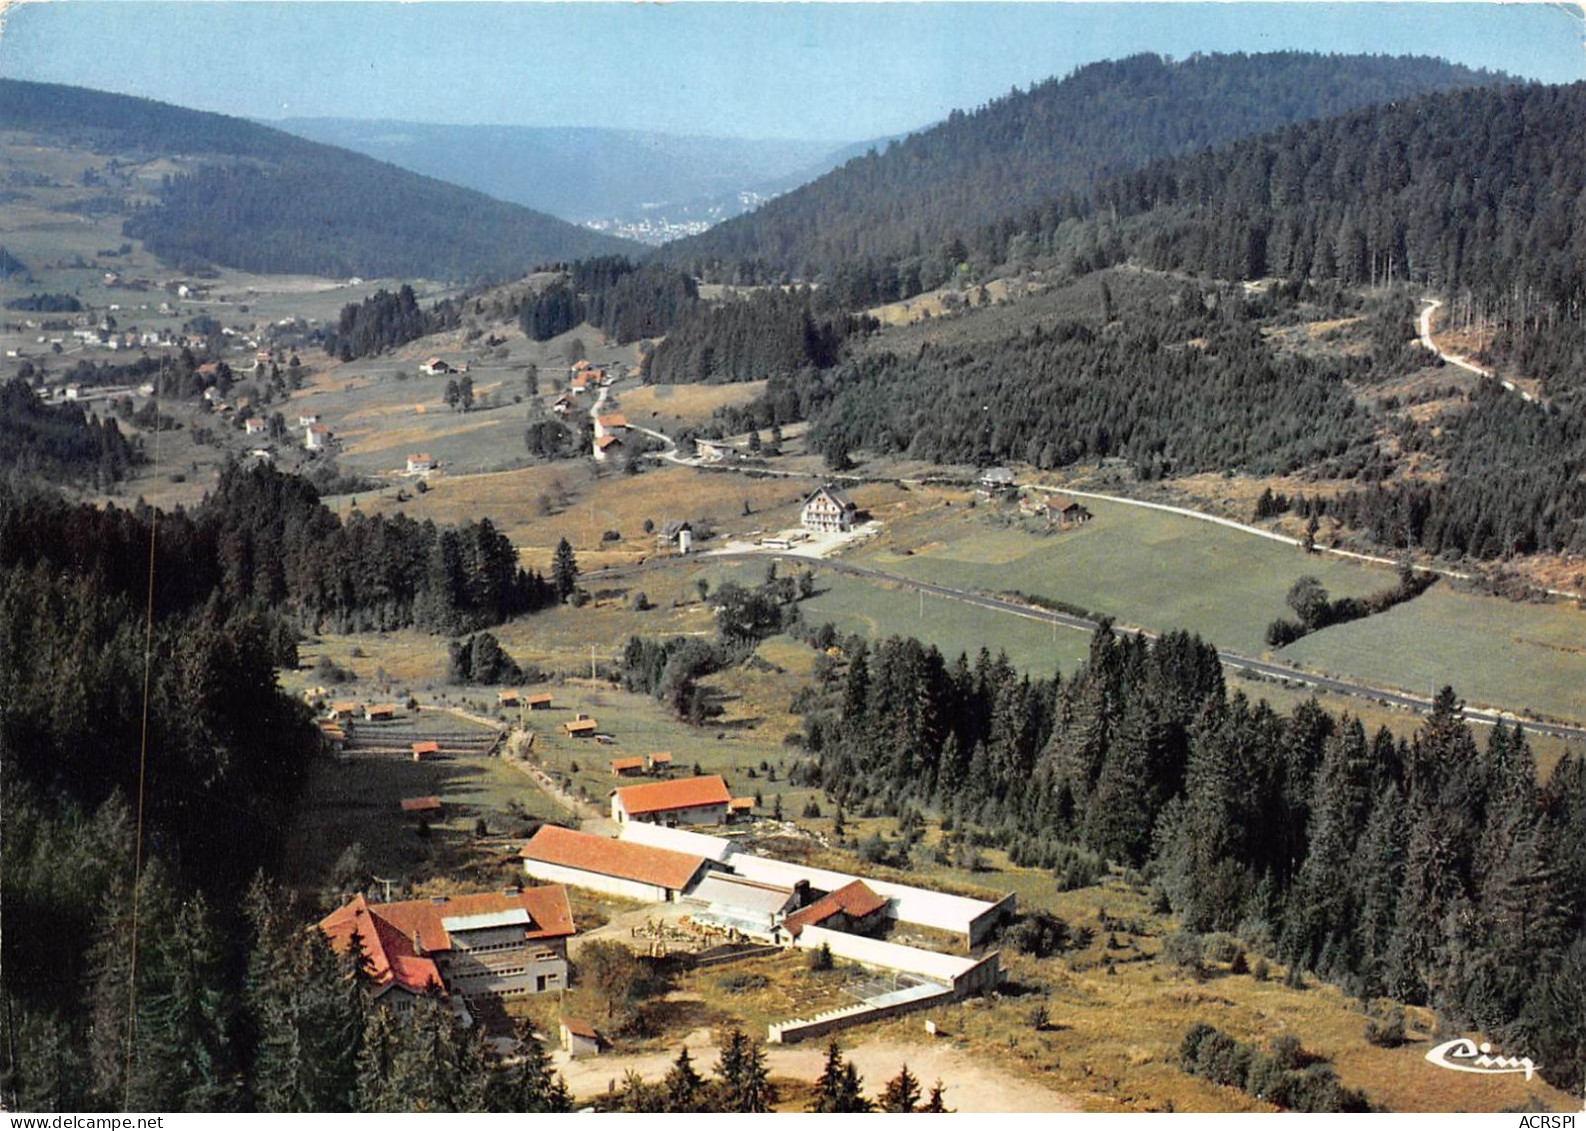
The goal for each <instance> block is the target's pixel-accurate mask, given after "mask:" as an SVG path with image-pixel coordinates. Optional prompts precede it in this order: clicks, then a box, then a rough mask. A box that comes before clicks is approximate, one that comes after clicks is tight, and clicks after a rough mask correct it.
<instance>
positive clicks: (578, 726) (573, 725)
mask: <svg viewBox="0 0 1586 1131" xmlns="http://www.w3.org/2000/svg"><path fill="white" fill-rule="evenodd" d="M595 726H596V723H595V720H594V719H574V720H573V721H572V722H570V723H563V724H562V729H563V730H565V731H567V733H568V734H584V733H586V732H588V731H592V730H594V729H595Z"/></svg>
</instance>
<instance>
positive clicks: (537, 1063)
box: [492, 1021, 573, 1115]
mask: <svg viewBox="0 0 1586 1131" xmlns="http://www.w3.org/2000/svg"><path fill="white" fill-rule="evenodd" d="M512 1060H514V1061H515V1062H516V1063H514V1064H511V1065H509V1066H508V1067H507V1068H506V1069H504V1070H503V1071H502V1072H501V1073H500V1074H499V1076H498V1079H497V1082H496V1088H495V1092H494V1100H493V1105H492V1106H493V1109H494V1110H496V1111H507V1112H521V1113H524V1114H531V1115H540V1114H560V1113H565V1112H569V1111H572V1110H573V1099H572V1096H571V1094H570V1093H569V1092H568V1090H567V1081H566V1080H564V1079H562V1077H561V1076H560V1075H559V1074H556V1073H553V1072H552V1071H551V1064H550V1059H549V1058H548V1057H547V1056H546V1055H545V1046H544V1045H542V1044H540V1042H539V1041H538V1040H537V1039H536V1038H535V1036H534V1026H533V1025H531V1024H530V1023H529V1022H527V1021H519V1022H518V1024H517V1028H516V1030H515V1033H514V1039H513V1045H512Z"/></svg>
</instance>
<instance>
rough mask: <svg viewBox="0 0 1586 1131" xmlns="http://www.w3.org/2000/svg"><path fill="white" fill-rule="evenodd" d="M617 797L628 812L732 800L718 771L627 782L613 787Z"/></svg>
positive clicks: (665, 809)
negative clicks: (628, 784) (656, 780)
mask: <svg viewBox="0 0 1586 1131" xmlns="http://www.w3.org/2000/svg"><path fill="white" fill-rule="evenodd" d="M617 800H618V801H619V802H621V804H622V808H623V809H624V810H625V811H626V812H627V813H628V814H629V815H630V816H634V815H637V814H640V813H664V812H667V811H668V810H671V809H692V808H694V807H695V806H697V805H725V804H727V802H729V801H731V800H732V795H731V794H730V793H728V792H727V783H726V782H724V781H722V780H721V775H720V774H712V775H711V776H710V777H704V778H679V779H678V780H677V781H660V782H652V783H651V784H649V785H630V786H629V787H628V788H626V789H619V790H617Z"/></svg>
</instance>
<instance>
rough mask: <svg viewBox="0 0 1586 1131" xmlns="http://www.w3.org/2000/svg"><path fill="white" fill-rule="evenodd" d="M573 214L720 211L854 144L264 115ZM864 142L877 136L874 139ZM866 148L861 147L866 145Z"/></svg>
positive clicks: (844, 155)
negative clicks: (281, 117)
mask: <svg viewBox="0 0 1586 1131" xmlns="http://www.w3.org/2000/svg"><path fill="white" fill-rule="evenodd" d="M267 124H268V125H270V126H273V127H275V128H277V129H281V130H285V131H286V132H288V133H290V134H294V135H296V136H298V137H303V138H308V139H309V140H312V141H318V142H323V143H325V144H328V145H335V146H339V147H341V148H344V149H350V150H353V151H354V152H357V153H363V154H367V155H368V156H370V157H374V158H377V159H378V160H381V161H388V162H390V163H391V164H393V165H398V166H400V167H402V168H404V169H408V170H411V171H413V172H415V173H422V174H424V175H426V176H431V177H438V178H440V179H442V180H445V181H449V182H451V183H453V184H459V185H463V186H465V187H467V188H472V189H477V190H478V191H480V192H483V193H487V194H488V195H490V196H493V197H495V198H497V199H498V200H506V201H511V202H512V203H514V204H521V205H524V206H525V207H528V208H535V209H538V210H540V211H544V212H549V213H550V214H552V215H554V216H559V217H561V218H562V219H564V220H568V221H570V222H572V223H577V224H584V223H589V222H591V221H600V222H615V224H616V226H617V227H618V228H619V229H620V228H621V227H622V225H624V224H625V223H638V222H640V221H642V220H644V219H650V220H654V221H657V222H659V224H666V223H671V224H678V223H683V222H689V221H694V222H702V223H704V222H715V221H717V220H720V219H723V218H725V217H731V216H735V215H738V214H739V213H741V212H744V211H746V210H747V208H748V207H749V206H750V204H745V203H744V201H745V200H746V199H747V200H748V201H750V202H751V204H752V203H753V202H757V201H758V200H759V199H762V198H765V197H769V196H772V195H774V194H776V193H780V192H785V191H787V190H788V189H791V188H796V187H797V186H798V185H801V184H804V183H805V182H807V181H810V180H813V179H814V178H815V177H818V176H820V175H821V174H822V173H825V172H827V171H829V170H831V169H834V168H836V167H837V166H838V165H840V164H842V163H843V162H844V161H846V160H847V159H848V158H849V157H851V156H853V154H854V143H850V142H843V141H818V140H816V141H788V140H776V139H765V140H755V139H744V138H718V137H703V136H689V135H673V134H663V133H654V132H649V131H643V130H618V129H600V128H587V127H560V126H481V125H438V124H434V123H426V122H403V121H392V120H388V119H361V118H287V119H282V120H280V121H274V122H269V123H267ZM860 144H865V145H869V144H874V143H870V142H866V143H860ZM860 152H862V150H861V151H860Z"/></svg>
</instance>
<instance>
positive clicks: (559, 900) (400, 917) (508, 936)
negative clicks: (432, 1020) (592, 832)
mask: <svg viewBox="0 0 1586 1131" xmlns="http://www.w3.org/2000/svg"><path fill="white" fill-rule="evenodd" d="M319 929H320V930H321V931H322V932H324V934H325V937H326V938H328V939H329V940H330V943H331V946H333V947H335V948H336V950H338V951H345V950H346V949H347V948H348V946H350V945H351V943H352V939H353V936H354V935H356V936H357V937H358V939H359V942H360V944H361V945H362V947H363V952H364V956H365V958H366V960H367V962H368V968H369V973H370V976H371V977H372V978H373V979H374V984H375V991H374V992H375V999H376V1000H377V1001H379V1002H381V1003H382V1004H384V1005H388V1006H390V1007H391V1008H393V1009H396V1010H398V1011H399V1012H400V1011H405V1010H407V1009H410V1008H412V1005H413V1001H414V999H415V998H417V997H418V996H419V995H420V994H422V993H425V992H432V993H439V994H441V995H442V996H444V997H446V998H448V999H449V1000H450V1001H451V1002H452V1005H453V1008H454V1009H456V1010H457V1012H458V1013H459V1014H461V1015H463V1016H465V1017H466V1016H467V1006H466V1002H467V999H468V998H470V997H473V996H476V995H480V994H488V995H494V996H500V997H518V996H521V995H523V994H534V993H545V992H547V991H549V990H560V989H564V988H565V987H566V986H567V940H568V938H570V937H571V936H572V935H573V933H574V928H573V912H572V908H571V907H570V906H569V905H568V902H567V890H566V889H565V888H563V887H560V886H557V885H552V886H549V887H535V888H526V889H524V890H522V891H518V890H515V889H514V890H508V891H504V892H481V893H477V894H472V895H456V896H449V897H448V896H436V897H434V898H432V899H410V900H404V901H402V902H400V903H371V902H370V901H369V900H367V899H366V898H364V897H363V896H362V895H358V896H355V897H353V899H352V901H351V902H350V903H347V904H346V905H344V906H342V907H339V908H337V909H336V910H335V911H333V912H331V913H330V914H329V915H327V916H325V918H323V919H321V920H320V921H319Z"/></svg>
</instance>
